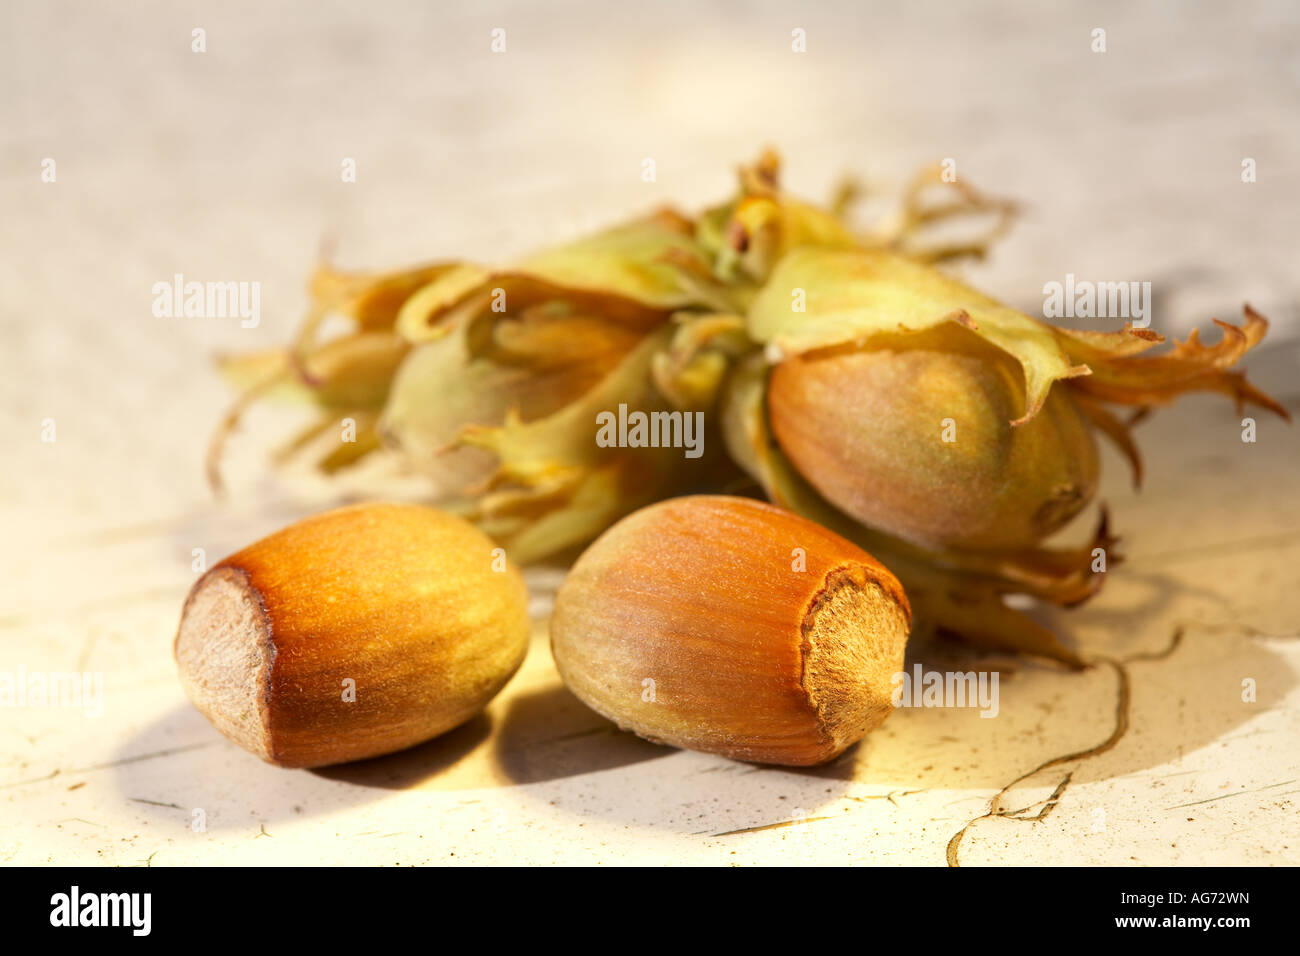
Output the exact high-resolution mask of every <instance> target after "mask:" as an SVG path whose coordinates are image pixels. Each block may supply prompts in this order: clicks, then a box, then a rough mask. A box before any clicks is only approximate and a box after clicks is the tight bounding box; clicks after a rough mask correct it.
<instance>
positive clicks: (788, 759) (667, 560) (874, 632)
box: [551, 496, 911, 766]
mask: <svg viewBox="0 0 1300 956" xmlns="http://www.w3.org/2000/svg"><path fill="white" fill-rule="evenodd" d="M910 625H911V609H910V608H909V606H908V603H907V598H906V597H905V596H904V594H903V589H902V586H901V585H900V584H899V583H898V580H897V579H896V578H895V577H894V576H893V575H892V574H891V573H890V572H889V571H888V570H887V569H886V568H885V567H884V566H882V565H881V564H880V563H879V562H877V561H876V560H875V559H874V558H872V557H871V556H870V555H869V554H867V553H866V552H864V551H862V550H861V549H860V548H858V547H857V546H856V545H853V544H851V543H850V542H848V541H846V540H844V539H843V538H841V537H839V536H838V535H836V534H834V533H832V532H830V531H828V530H826V529H825V528H823V527H821V526H820V525H818V524H815V523H814V522H811V521H809V520H807V519H805V518H802V517H799V516H798V515H795V514H792V513H790V512H787V511H783V510H781V509H779V508H776V507H773V506H771V505H768V504H764V503H762V502H759V501H753V500H750V499H748V498H732V497H723V496H699V497H688V498H676V499H671V500H668V501H664V502H660V503H658V504H654V505H651V506H650V507H647V508H644V509H642V510H640V511H638V512H635V513H634V514H632V515H629V516H628V517H626V518H624V519H623V520H622V521H620V522H619V523H618V524H616V525H614V527H612V528H610V529H609V530H608V531H606V532H605V533H604V534H603V535H602V536H601V537H600V538H599V539H597V540H596V542H595V543H594V544H592V545H591V547H590V548H588V549H587V551H586V552H585V553H584V554H583V555H582V556H581V557H580V558H579V559H578V561H577V563H576V564H575V565H574V567H573V570H572V571H571V572H570V574H569V576H568V577H567V578H566V580H565V581H564V584H563V585H562V586H561V587H560V590H559V593H558V594H557V595H556V601H555V612H554V614H553V616H552V618H551V647H552V652H553V654H554V656H555V662H556V664H557V666H558V667H559V670H560V674H561V676H562V677H563V678H564V682H565V683H566V684H567V685H568V687H569V689H570V690H572V691H573V693H574V694H576V695H577V696H578V697H579V698H580V699H582V701H583V702H584V703H586V704H587V705H588V706H589V707H591V708H592V709H593V710H595V711H597V712H598V713H600V714H602V715H604V716H605V717H608V718H609V719H610V720H613V721H614V722H615V723H617V724H618V725H619V726H620V727H622V728H624V729H627V730H631V731H633V732H635V733H637V734H639V735H640V736H642V737H646V738H648V739H650V740H654V741H657V742H660V743H667V744H672V745H673V746H677V747H685V748H687V749H690V750H700V751H705V752H707V753H715V754H721V755H723V756H726V757H732V758H735V759H739V760H751V761H755V762H760V763H774V764H789V765H796V766H800V765H811V764H818V763H823V762H825V761H827V760H830V759H832V758H834V757H835V756H837V755H838V754H840V753H841V752H843V751H844V750H845V749H846V748H847V747H849V746H850V745H851V744H853V743H854V742H856V741H857V740H859V739H861V738H862V737H863V736H864V735H865V734H866V733H867V732H868V731H870V730H872V729H873V728H874V727H876V726H878V725H879V724H880V723H881V721H883V720H884V719H885V718H886V717H887V716H889V713H890V711H891V710H892V704H891V700H890V697H891V692H892V678H893V675H894V674H896V673H898V672H899V671H901V670H902V668H903V649H904V646H905V644H906V641H907V634H908V629H909V627H910Z"/></svg>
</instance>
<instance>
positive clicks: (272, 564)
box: [175, 496, 911, 767]
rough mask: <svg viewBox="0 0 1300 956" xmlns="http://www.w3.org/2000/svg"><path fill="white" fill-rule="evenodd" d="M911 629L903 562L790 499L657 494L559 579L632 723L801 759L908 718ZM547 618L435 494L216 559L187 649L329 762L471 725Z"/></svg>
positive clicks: (602, 686)
mask: <svg viewBox="0 0 1300 956" xmlns="http://www.w3.org/2000/svg"><path fill="white" fill-rule="evenodd" d="M910 625H911V610H910V608H909V606H908V602H907V598H906V597H905V595H904V594H903V589H902V587H901V585H900V584H899V583H898V581H897V579H896V578H895V577H894V576H893V575H892V574H891V573H890V572H889V571H888V570H887V569H885V568H884V567H883V566H882V565H881V564H880V563H878V562H877V561H876V560H875V559H873V558H872V557H871V556H870V555H868V554H867V553H866V552H864V551H862V550H861V549H859V548H858V547H856V546H855V545H853V544H851V543H849V542H848V541H846V540H844V539H843V538H841V537H839V536H838V535H836V534H834V533H832V532H830V531H828V530H826V529H825V528H823V527H821V526H820V525H817V524H815V523H813V522H811V521H808V520H807V519H804V518H801V517H799V516H797V515H795V514H792V513H790V512H787V511H783V510H781V509H779V508H776V507H773V506H771V505H767V504H764V503H761V502H758V501H754V500H750V499H747V498H733V497H723V496H698V497H688V498H674V499H669V500H667V501H663V502H660V503H658V504H654V505H651V506H650V507H647V508H644V509H642V510H641V511H638V512H636V513H634V514H632V515H630V516H628V517H627V518H625V519H623V520H622V521H621V522H619V523H618V524H616V525H615V526H614V527H612V528H610V529H609V530H608V531H607V532H606V533H605V534H604V535H602V536H601V537H600V538H599V539H598V540H597V541H595V542H594V543H593V544H592V545H591V546H590V547H589V548H588V549H587V550H586V552H585V553H584V554H583V555H582V556H581V557H580V558H579V560H578V561H577V563H576V564H575V565H574V567H573V569H572V570H571V572H570V573H569V575H568V577H567V578H566V580H565V581H564V583H563V585H562V586H561V588H560V590H559V592H558V594H557V596H556V601H555V609H554V613H553V615H552V618H551V648H552V653H553V655H554V657H555V663H556V665H557V667H558V669H559V672H560V675H561V676H562V677H563V679H564V682H565V684H566V685H567V686H568V687H569V689H570V690H571V691H572V692H573V693H574V694H575V695H577V696H578V697H579V698H580V699H581V700H582V701H583V702H584V703H586V704H587V705H588V706H589V707H591V708H592V709H593V710H595V711H596V712H598V713H600V714H602V715H603V716H605V717H607V718H609V719H610V720H612V721H614V722H615V723H617V724H618V725H619V726H620V727H622V728H624V729H627V730H631V731H634V732H635V733H637V734H639V735H641V736H642V737H646V738H648V739H651V740H655V741H659V742H663V743H667V744H672V745H674V746H678V747H685V748H688V749H691V750H699V751H705V752H708V753H716V754H721V755H724V756H727V757H731V758H735V759H740V760H750V761H756V762H761V763H773V764H787V765H796V766H802V765H811V764H818V763H822V762H825V761H827V760H830V759H832V758H833V757H835V756H836V755H838V754H840V753H842V752H843V751H844V750H845V749H846V748H847V747H849V746H850V745H851V744H853V743H854V742H856V741H857V740H859V739H861V738H862V737H863V736H864V735H865V734H866V733H868V732H869V731H870V730H872V729H873V728H874V727H876V726H877V725H879V724H880V722H881V721H883V720H884V719H885V717H887V716H888V714H889V712H890V710H891V709H892V708H891V704H890V687H891V684H890V680H891V677H892V675H893V674H895V673H897V672H898V671H900V670H901V669H902V666H903V650H904V645H905V644H906V641H907V635H908V631H909V628H910ZM528 635H529V619H528V612H527V589H526V587H525V585H524V581H523V577H522V576H521V575H520V573H519V571H518V570H517V569H516V568H514V567H513V566H512V565H510V564H508V563H507V562H506V560H505V558H504V555H503V554H502V552H501V551H500V549H498V548H496V547H495V546H494V544H493V542H492V541H491V540H490V539H489V538H488V537H487V536H486V535H484V534H483V533H482V532H480V531H479V530H478V529H476V528H474V527H473V526H472V525H470V524H468V523H467V522H465V521H463V520H461V519H459V518H456V517H453V516H451V515H448V514H446V513H444V512H441V511H438V510H436V509H433V508H427V507H422V506H417V505H403V504H367V505H358V506H354V507H349V508H343V509H339V510H336V511H331V512H327V513H325V514H322V515H318V516H316V517H314V518H310V519H307V520H305V521H302V522H299V523H297V524H294V525H292V526H290V527H288V528H285V529H283V530H281V531H279V532H277V533H275V534H273V535H271V536H270V537H267V538H264V539H263V540H261V541H258V542H257V543H255V544H253V545H251V546H250V547H248V548H245V549H244V550H243V551H240V552H238V553H237V554H234V555H231V556H230V557H229V558H226V559H225V560H224V561H222V562H221V563H220V564H218V565H217V566H215V567H214V568H212V569H211V570H210V571H208V572H207V573H206V574H205V575H204V576H203V577H202V578H200V579H199V581H198V582H196V584H195V585H194V587H193V589H192V590H191V592H190V595H189V597H188V598H187V600H186V602H185V608H184V612H183V614H182V618H181V624H180V629H179V632H178V634H177V637H176V647H175V651H176V660H177V664H178V666H179V670H180V677H181V683H182V684H183V685H184V688H185V691H186V693H187V694H188V695H189V698H190V700H191V701H193V703H194V705H195V706H196V707H197V708H198V709H199V710H200V711H201V712H202V713H203V714H204V715H205V716H206V717H207V718H208V719H209V720H210V721H211V722H212V723H213V725H214V726H216V728H217V729H218V730H220V731H221V732H222V733H223V734H225V735H226V736H227V737H228V738H230V739H231V740H232V741H234V742H235V743H237V744H239V745H240V746H242V747H244V748H245V749H247V750H249V751H251V752H252V753H254V754H256V755H257V756H259V757H261V758H262V759H264V760H267V761H269V762H271V763H274V764H278V765H280V766H286V767H317V766H324V765H327V764H334V763H342V762H345V761H350V760H359V759H364V758H367V757H375V756H379V755H381V754H386V753H391V752H393V751H397V750H401V749H404V748H406V747H410V746H413V745H414V744H417V743H420V742H422V741H425V740H428V739H430V738H432V737H435V736H437V735H439V734H442V733H444V732H446V731H448V730H450V729H452V728H453V727H456V726H458V725H459V724H462V723H464V722H465V721H466V720H468V719H469V718H471V717H472V716H474V715H475V714H477V713H478V712H479V711H481V710H482V709H483V708H484V707H485V706H486V705H487V704H488V702H489V701H490V700H491V699H492V698H493V697H494V696H495V695H496V694H497V692H498V691H500V690H501V688H502V687H504V686H505V684H506V682H507V681H508V680H509V679H510V677H511V676H512V675H513V674H514V673H515V671H516V670H517V669H518V668H519V665H520V664H521V663H522V662H523V659H524V654H525V652H526V650H527V645H528ZM349 688H351V689H352V692H351V693H350V694H349Z"/></svg>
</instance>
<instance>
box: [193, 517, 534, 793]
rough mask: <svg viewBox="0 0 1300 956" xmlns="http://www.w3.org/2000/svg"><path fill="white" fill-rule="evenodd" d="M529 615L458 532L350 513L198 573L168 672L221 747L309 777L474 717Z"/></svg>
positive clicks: (503, 674) (496, 570)
mask: <svg viewBox="0 0 1300 956" xmlns="http://www.w3.org/2000/svg"><path fill="white" fill-rule="evenodd" d="M527 604H528V601H527V590H526V588H525V586H524V582H523V578H522V576H521V575H520V574H519V572H518V570H516V569H515V568H513V567H511V566H508V565H506V564H505V563H504V558H503V557H502V556H501V554H500V552H496V553H494V549H493V544H492V541H491V540H490V539H489V538H488V537H487V536H486V535H484V534H483V533H482V532H480V531H479V530H478V529H476V528H475V527H473V526H472V525H470V524H469V523H467V522H465V521H463V520H461V519H460V518H456V517H454V516H452V515H448V514H445V513H443V512H440V511H437V510H435V509H432V508H424V507H419V506H416V505H404V504H367V505H358V506H355V507H349V508H342V509H339V510H336V511H330V512H326V513H324V514H321V515H317V516H315V517H312V518H308V519H307V520H305V521H301V522H299V523H297V524H294V525H291V526H289V527H287V528H284V529H283V530H281V531H278V532H276V533H275V534H272V535H270V536H269V537H267V538H263V539H262V540H261V541H258V542H257V543H255V544H253V545H250V546H249V547H247V548H245V549H244V550H243V551H240V552H238V553H237V554H233V555H231V556H230V557H228V558H226V559H225V560H224V561H222V562H221V563H220V564H218V565H216V566H215V567H213V568H212V569H211V570H209V571H208V572H207V573H206V574H204V575H203V577H201V578H200V579H199V580H198V581H197V582H196V583H195V585H194V587H193V589H192V590H191V591H190V594H189V597H188V598H187V599H186V602H185V609H184V612H183V613H182V617H181V624H180V630H179V632H178V633H177V636H176V645H175V653H176V661H177V665H178V668H179V670H180V679H181V684H182V685H183V686H184V688H185V692H186V694H187V695H188V696H189V698H190V700H191V701H192V702H193V703H194V706H195V707H197V708H198V709H199V710H200V711H201V712H202V713H203V714H204V716H206V717H207V718H208V720H210V721H211V722H212V723H213V725H214V726H215V727H216V728H217V729H218V730H220V731H221V732H222V733H223V734H225V735H226V736H227V737H228V738H230V739H231V740H232V741H234V742H235V743H237V744H239V745H240V746H241V747H243V748H245V749H246V750H249V751H250V752H252V753H254V754H256V755H257V756H259V757H261V758H262V759H263V760H266V761H268V762H270V763H273V764H278V765H280V766H285V767H318V766H324V765H327V764H335V763H342V762H345V761H349V760H360V759H364V758H366V757H375V756H379V755H380V754H386V753H391V752H393V751H396V750H402V749H404V748H406V747H410V746H412V745H414V744H418V743H420V742H422V741H425V740H428V739H430V738H431V737H436V736H437V735H439V734H441V733H444V732H445V731H448V730H450V729H451V728H453V727H456V726H457V725H459V724H461V723H464V722H465V721H466V720H468V719H469V718H471V717H473V716H474V715H475V714H477V713H478V712H479V711H480V710H482V709H483V707H485V706H486V705H487V703H488V701H490V700H491V699H492V698H493V696H495V695H496V693H497V692H498V691H499V690H500V689H501V688H502V687H503V686H504V685H505V683H506V681H507V680H509V679H510V676H511V675H512V674H514V672H515V671H516V670H517V669H518V667H519V665H520V663H522V661H523V658H524V653H525V651H526V650H527V646H528V635H529V620H528V611H527ZM349 682H350V683H349ZM349 687H350V688H352V689H353V690H354V694H352V695H351V696H353V697H354V699H352V700H349V699H348V697H349V693H348V691H349Z"/></svg>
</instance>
